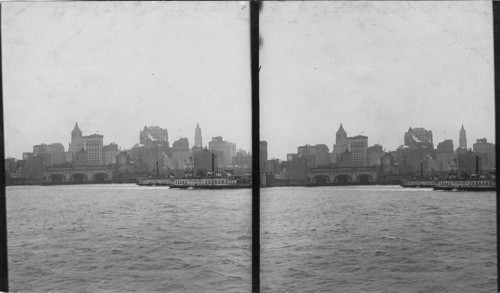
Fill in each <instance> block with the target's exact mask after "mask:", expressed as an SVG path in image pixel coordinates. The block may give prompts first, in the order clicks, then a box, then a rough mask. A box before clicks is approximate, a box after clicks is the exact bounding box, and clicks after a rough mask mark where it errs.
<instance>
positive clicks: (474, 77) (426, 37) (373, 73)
mask: <svg viewBox="0 0 500 293" xmlns="http://www.w3.org/2000/svg"><path fill="white" fill-rule="evenodd" d="M260 33H261V36H263V45H262V47H261V51H260V62H261V66H262V69H261V71H260V106H261V108H260V109H261V112H260V115H261V131H260V136H261V139H262V140H265V141H267V156H268V160H267V162H268V165H267V174H268V175H267V176H266V179H268V182H266V183H267V185H268V186H275V187H273V188H265V189H263V190H262V191H261V229H262V237H261V247H262V253H261V269H262V273H261V283H262V287H261V288H262V290H263V291H266V292H286V291H288V292H309V291H310V292H320V291H322V292H327V291H336V292H368V291H369V292H489V291H495V290H496V283H497V280H496V268H497V263H496V262H497V261H496V227H495V226H496V225H495V223H496V214H495V192H494V190H495V187H496V185H495V184H496V183H495V112H494V107H495V105H494V67H493V65H494V63H493V16H492V4H491V3H489V2H477V1H475V2H471V1H464V2H448V1H446V2H433V1H418V2H412V1H405V2H399V1H387V2H383V1H380V2H379V1H369V2H358V1H352V2H351V1H345V2H344V1H341V2H319V1H318V2H315V1H312V2H309V1H304V2H264V4H263V9H262V13H261V15H260ZM476 163H479V164H478V165H479V166H477V165H476ZM443 189H444V190H453V191H442V190H443ZM482 190H492V191H484V192H480V193H478V192H476V191H482Z"/></svg>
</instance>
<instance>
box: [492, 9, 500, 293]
mask: <svg viewBox="0 0 500 293" xmlns="http://www.w3.org/2000/svg"><path fill="white" fill-rule="evenodd" d="M492 5H493V58H494V70H495V72H494V74H495V124H497V123H498V115H499V113H500V101H499V100H498V99H499V98H500V2H497V1H492ZM495 136H496V140H497V139H498V138H499V137H500V128H499V127H498V124H497V126H496V128H495ZM495 148H496V154H497V155H496V166H497V167H498V166H499V165H500V158H499V156H498V152H499V150H500V147H499V145H498V143H496V146H495ZM495 169H496V168H495ZM496 178H497V177H496ZM496 181H497V186H498V179H496ZM499 209H500V198H499V196H498V191H497V192H496V211H497V291H498V292H500V283H499V282H498V280H500V265H499V264H500V254H499V253H498V252H499V251H500V244H499V243H500V235H499V234H498V227H499V225H500V215H499V214H498V211H499Z"/></svg>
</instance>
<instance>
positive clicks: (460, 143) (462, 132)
mask: <svg viewBox="0 0 500 293" xmlns="http://www.w3.org/2000/svg"><path fill="white" fill-rule="evenodd" d="M458 147H459V148H461V149H467V137H466V134H465V129H464V125H463V124H462V128H461V129H460V138H459V139H458Z"/></svg>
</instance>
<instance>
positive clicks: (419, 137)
mask: <svg viewBox="0 0 500 293" xmlns="http://www.w3.org/2000/svg"><path fill="white" fill-rule="evenodd" d="M404 141H405V145H407V146H409V147H410V148H412V149H419V148H422V147H426V148H428V149H434V144H433V142H432V131H431V130H426V129H425V128H422V127H418V128H413V129H412V128H411V127H410V129H408V132H405V135H404Z"/></svg>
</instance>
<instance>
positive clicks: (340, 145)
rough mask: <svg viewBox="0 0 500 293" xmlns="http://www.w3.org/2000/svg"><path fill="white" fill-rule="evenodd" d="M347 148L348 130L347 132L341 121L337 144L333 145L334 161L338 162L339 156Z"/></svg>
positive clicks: (336, 137) (336, 139)
mask: <svg viewBox="0 0 500 293" xmlns="http://www.w3.org/2000/svg"><path fill="white" fill-rule="evenodd" d="M346 149H347V132H345V130H344V127H343V126H342V123H340V127H339V130H337V133H336V134H335V145H334V146H333V154H334V155H333V159H334V160H335V162H334V163H337V162H338V158H339V156H340V155H341V154H343V153H344V152H345V150H346Z"/></svg>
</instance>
